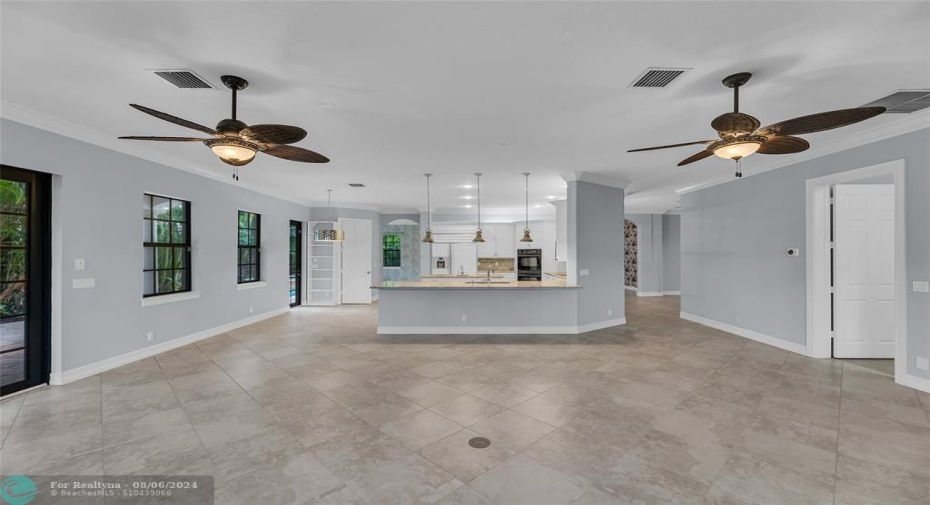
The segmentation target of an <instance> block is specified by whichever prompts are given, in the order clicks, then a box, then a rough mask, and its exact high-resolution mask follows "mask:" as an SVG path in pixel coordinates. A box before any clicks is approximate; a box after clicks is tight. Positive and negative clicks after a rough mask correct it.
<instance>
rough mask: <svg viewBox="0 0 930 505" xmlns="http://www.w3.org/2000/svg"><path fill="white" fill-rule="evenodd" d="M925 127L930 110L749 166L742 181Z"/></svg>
mask: <svg viewBox="0 0 930 505" xmlns="http://www.w3.org/2000/svg"><path fill="white" fill-rule="evenodd" d="M924 128H930V109H925V110H923V111H920V112H913V113H911V114H908V115H907V117H904V118H901V119H899V120H897V121H892V122H890V123H886V124H883V125H880V126H875V127H872V128H869V129H867V130H862V131H860V132H857V133H854V134H852V135H849V136H847V137H843V138H839V139H836V140H833V141H832V142H827V143H825V144H823V145H822V146H819V147H817V148H813V149H809V150H807V151H804V152H803V153H799V154H796V155H793V156H792V157H791V158H790V160H785V161H779V160H777V159H774V158H773V159H772V161H770V162H767V163H763V164H761V165H759V166H757V167H752V171H751V172H749V173H746V172H744V173H743V178H746V177H755V176H757V175H759V174H764V173H765V172H769V171H772V170H777V169H779V168H784V167H787V166H791V165H797V164H798V163H803V162H805V161H810V160H813V159H817V158H821V157H824V156H828V155H831V154H836V153H838V152H841V151H846V150H848V149H853V148H855V147H860V146H864V145H867V144H871V143H873V142H878V141H880V140H885V139H890V138H892V137H897V136H899V135H905V134H908V133H911V132H915V131H918V130H922V129H924ZM744 170H745V168H744ZM733 180H734V179H733V177H732V176H727V177H717V178H714V179H711V180H709V181H704V182H699V183H697V184H692V185H690V186H685V187H683V188H678V189H676V190H675V193H677V194H679V195H683V194H686V193H692V192H694V191H700V190H702V189H706V188H710V187H713V186H718V185H720V184H725V183H728V182H733Z"/></svg>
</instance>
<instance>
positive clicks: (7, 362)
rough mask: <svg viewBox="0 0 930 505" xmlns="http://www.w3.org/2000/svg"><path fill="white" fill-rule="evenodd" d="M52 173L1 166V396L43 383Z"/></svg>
mask: <svg viewBox="0 0 930 505" xmlns="http://www.w3.org/2000/svg"><path fill="white" fill-rule="evenodd" d="M50 272H51V176H50V175H48V174H42V173H39V172H33V171H31V170H23V169H20V168H15V167H8V166H6V165H2V166H0V395H7V394H9V393H14V392H16V391H19V390H22V389H26V388H30V387H33V386H37V385H39V384H45V383H47V382H48V375H49V357H50V345H51V333H50V322H51V278H50Z"/></svg>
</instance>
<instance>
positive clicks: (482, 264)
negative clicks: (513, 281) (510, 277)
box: [478, 258, 514, 273]
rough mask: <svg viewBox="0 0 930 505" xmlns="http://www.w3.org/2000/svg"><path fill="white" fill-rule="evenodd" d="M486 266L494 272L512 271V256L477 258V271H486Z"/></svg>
mask: <svg viewBox="0 0 930 505" xmlns="http://www.w3.org/2000/svg"><path fill="white" fill-rule="evenodd" d="M488 268H493V269H494V271H495V272H500V273H504V272H513V271H514V260H513V258H478V271H479V272H487V271H488Z"/></svg>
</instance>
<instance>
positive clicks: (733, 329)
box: [678, 312, 807, 356]
mask: <svg viewBox="0 0 930 505" xmlns="http://www.w3.org/2000/svg"><path fill="white" fill-rule="evenodd" d="M678 315H679V317H681V318H682V319H684V320H687V321H691V322H692V323H698V324H703V325H704V326H709V327H711V328H714V329H717V330H721V331H725V332H727V333H732V334H734V335H739V336H740V337H745V338H748V339H749V340H755V341H756V342H761V343H763V344H768V345H770V346H773V347H778V348H779V349H784V350H786V351H791V352H794V353H797V354H801V355H804V356H806V355H807V346H806V345H805V344H796V343H794V342H785V341H784V340H782V339H780V338H775V337H770V336H768V335H763V334H761V333H756V332H754V331H752V330H747V329H745V328H740V327H738V326H732V325H729V324H726V323H721V322H719V321H714V320H712V319H707V318H703V317H701V316H695V315H694V314H688V313H687V312H679V314H678Z"/></svg>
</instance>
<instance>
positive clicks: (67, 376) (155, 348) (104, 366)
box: [49, 307, 290, 386]
mask: <svg viewBox="0 0 930 505" xmlns="http://www.w3.org/2000/svg"><path fill="white" fill-rule="evenodd" d="M289 310H290V307H284V308H281V309H275V310H272V311H270V312H265V313H264V314H258V315H256V316H252V317H247V318H245V319H240V320H238V321H233V322H231V323H226V324H224V325H221V326H216V327H214V328H209V329H206V330H203V331H198V332H197V333H193V334H191V335H187V336H184V337H179V338H176V339H174V340H169V341H167V342H161V343H159V344H155V345H152V346H149V347H143V348H142V349H138V350H135V351H132V352H127V353H126V354H120V355H119V356H113V357H112V358H107V359H105V360H101V361H98V362H96V363H91V364H89V365H84V366H81V367H77V368H72V369H71V370H65V371H64V372H61V373H53V374H51V376H50V377H49V384H51V385H53V386H61V385H63V384H68V383H69V382H74V381H76V380H81V379H84V378H86V377H90V376H91V375H96V374H98V373H101V372H106V371H107V370H112V369H114V368H117V367H121V366H123V365H128V364H129V363H132V362H133V361H138V360H140V359H145V358H150V357H152V356H154V355H156V354H160V353H163V352H165V351H170V350H172V349H177V348H178V347H183V346H185V345H188V344H192V343H194V342H197V341H199V340H203V339H205V338H210V337H213V336H216V335H219V334H221V333H226V332H227V331H232V330H235V329H236V328H242V327H243V326H248V325H250V324H254V323H257V322H259V321H263V320H265V319H268V318H271V317H275V316H279V315H281V314H284V313H285V312H287V311H289Z"/></svg>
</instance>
